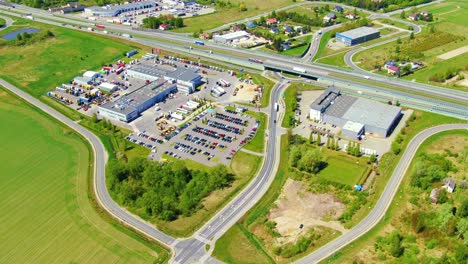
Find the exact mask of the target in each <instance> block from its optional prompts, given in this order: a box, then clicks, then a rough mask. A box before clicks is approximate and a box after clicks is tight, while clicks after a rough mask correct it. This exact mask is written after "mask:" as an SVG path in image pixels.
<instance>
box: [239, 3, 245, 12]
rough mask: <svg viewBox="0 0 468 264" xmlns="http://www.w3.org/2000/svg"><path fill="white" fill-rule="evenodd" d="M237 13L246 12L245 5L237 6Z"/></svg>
mask: <svg viewBox="0 0 468 264" xmlns="http://www.w3.org/2000/svg"><path fill="white" fill-rule="evenodd" d="M239 11H240V12H244V11H247V6H246V5H245V3H241V4H240V5H239Z"/></svg>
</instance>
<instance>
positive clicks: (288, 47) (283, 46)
mask: <svg viewBox="0 0 468 264" xmlns="http://www.w3.org/2000/svg"><path fill="white" fill-rule="evenodd" d="M290 48H291V46H290V45H289V42H283V43H281V49H282V50H289V49H290Z"/></svg>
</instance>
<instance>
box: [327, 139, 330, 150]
mask: <svg viewBox="0 0 468 264" xmlns="http://www.w3.org/2000/svg"><path fill="white" fill-rule="evenodd" d="M327 148H328V149H329V148H330V137H327Z"/></svg>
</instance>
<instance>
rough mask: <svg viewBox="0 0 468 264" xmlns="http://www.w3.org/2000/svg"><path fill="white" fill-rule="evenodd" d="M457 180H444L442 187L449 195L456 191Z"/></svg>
mask: <svg viewBox="0 0 468 264" xmlns="http://www.w3.org/2000/svg"><path fill="white" fill-rule="evenodd" d="M455 185H456V183H455V180H454V179H452V178H446V179H445V180H444V186H442V189H445V190H447V192H449V193H453V192H454V191H455Z"/></svg>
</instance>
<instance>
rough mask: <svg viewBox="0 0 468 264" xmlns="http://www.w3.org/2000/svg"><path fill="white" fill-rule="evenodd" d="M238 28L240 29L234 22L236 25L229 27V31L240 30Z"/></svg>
mask: <svg viewBox="0 0 468 264" xmlns="http://www.w3.org/2000/svg"><path fill="white" fill-rule="evenodd" d="M240 30H241V28H240V27H239V25H237V24H236V25H233V26H232V27H231V31H232V32H236V31H240Z"/></svg>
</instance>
